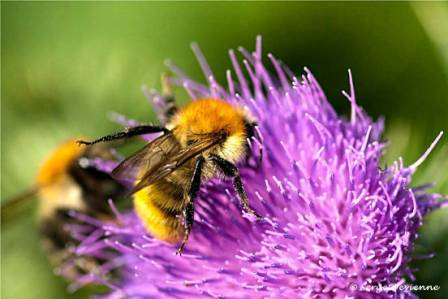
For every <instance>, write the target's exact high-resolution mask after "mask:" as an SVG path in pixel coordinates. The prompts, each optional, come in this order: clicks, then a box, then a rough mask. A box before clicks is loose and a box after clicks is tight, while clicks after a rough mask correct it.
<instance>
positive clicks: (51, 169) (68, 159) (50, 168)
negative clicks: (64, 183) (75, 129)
mask: <svg viewBox="0 0 448 299" xmlns="http://www.w3.org/2000/svg"><path fill="white" fill-rule="evenodd" d="M83 151H84V149H83V147H81V146H79V145H78V144H77V143H76V140H74V139H73V140H69V141H67V142H66V143H64V144H62V145H60V146H59V147H58V148H57V149H56V150H55V151H54V152H52V153H51V155H50V156H49V157H48V158H47V160H45V162H44V163H43V164H42V166H41V167H40V169H39V172H38V174H37V184H38V185H39V186H40V187H44V186H48V185H50V184H52V183H54V182H55V181H56V180H58V179H59V178H60V177H61V176H62V175H63V174H65V173H66V172H67V169H68V168H69V166H70V164H71V163H73V161H74V160H75V159H77V158H78V157H79V156H80V155H81V154H82V152H83Z"/></svg>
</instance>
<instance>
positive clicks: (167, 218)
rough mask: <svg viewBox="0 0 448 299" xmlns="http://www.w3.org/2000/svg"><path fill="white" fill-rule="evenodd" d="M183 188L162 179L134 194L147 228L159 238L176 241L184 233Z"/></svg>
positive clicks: (136, 205) (140, 216) (137, 209)
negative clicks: (181, 219)
mask: <svg viewBox="0 0 448 299" xmlns="http://www.w3.org/2000/svg"><path fill="white" fill-rule="evenodd" d="M183 194H184V192H183V188H182V186H178V185H176V184H174V183H172V182H169V181H167V180H161V181H159V182H157V183H155V184H152V185H150V186H148V187H146V188H143V189H141V190H140V191H138V192H136V193H135V194H134V208H135V211H136V213H137V216H138V217H139V218H140V219H141V221H142V222H143V225H144V226H145V228H146V229H147V230H148V231H149V232H150V233H151V234H152V235H153V236H154V237H155V238H157V239H159V240H163V241H167V242H170V243H176V242H178V241H180V239H181V238H182V235H183V227H182V223H181V221H180V219H179V217H178V216H179V215H181V214H182V211H183V209H184V206H185V203H184V199H183Z"/></svg>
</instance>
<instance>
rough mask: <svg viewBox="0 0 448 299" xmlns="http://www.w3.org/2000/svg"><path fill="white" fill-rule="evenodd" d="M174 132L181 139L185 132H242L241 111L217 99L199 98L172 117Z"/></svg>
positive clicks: (243, 128)
mask: <svg viewBox="0 0 448 299" xmlns="http://www.w3.org/2000/svg"><path fill="white" fill-rule="evenodd" d="M171 125H172V126H173V127H175V128H176V129H175V132H174V133H175V134H176V136H177V137H178V139H179V140H181V141H183V140H182V139H183V137H184V135H185V134H189V133H191V134H204V133H213V132H219V131H224V132H226V133H227V135H228V136H230V135H233V134H244V132H245V127H244V116H243V113H242V111H240V110H239V109H237V108H235V107H233V106H232V105H230V104H228V103H227V102H225V101H223V100H219V99H200V100H196V101H193V102H191V103H189V104H188V105H187V106H185V107H184V108H183V109H182V110H181V111H180V112H179V113H178V114H177V115H176V116H175V118H174V120H173V122H172V124H171Z"/></svg>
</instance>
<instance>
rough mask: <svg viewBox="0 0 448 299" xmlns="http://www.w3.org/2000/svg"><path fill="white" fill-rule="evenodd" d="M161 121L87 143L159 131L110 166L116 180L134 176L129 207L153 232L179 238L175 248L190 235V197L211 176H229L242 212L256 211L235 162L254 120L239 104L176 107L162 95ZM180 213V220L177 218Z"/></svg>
mask: <svg viewBox="0 0 448 299" xmlns="http://www.w3.org/2000/svg"><path fill="white" fill-rule="evenodd" d="M164 101H165V104H166V105H165V106H166V109H163V108H162V109H160V110H161V111H164V112H165V113H164V114H163V115H162V116H159V117H160V119H162V120H164V121H166V124H165V125H164V126H153V125H142V126H136V127H131V128H128V129H126V130H125V131H123V132H118V133H114V134H110V135H106V136H103V137H101V138H98V139H96V140H93V141H90V142H89V141H83V140H80V141H79V143H80V144H85V145H92V144H96V143H98V142H107V141H111V140H116V139H122V138H129V137H133V136H136V135H143V134H150V133H158V132H161V133H163V134H162V135H161V136H160V137H158V138H156V139H155V140H153V141H151V142H149V143H148V144H146V145H145V146H144V147H143V148H142V149H140V150H139V151H138V152H136V153H134V154H133V155H131V156H130V157H128V158H127V159H125V160H124V161H123V162H122V163H121V164H119V165H118V166H117V167H116V168H115V169H114V170H113V172H112V176H113V177H114V178H116V179H117V180H125V179H129V178H135V181H134V187H133V189H132V190H131V194H133V199H134V209H135V211H136V214H137V215H138V217H139V218H140V219H141V221H142V223H143V225H144V227H145V228H146V230H147V231H148V232H149V233H150V234H152V235H153V236H154V237H155V238H157V239H160V240H162V241H167V242H169V243H179V242H180V241H181V240H182V242H181V244H180V247H179V248H178V250H177V254H179V255H180V254H181V253H182V251H183V249H184V247H185V245H186V243H187V241H188V237H189V235H190V232H191V229H192V226H193V219H194V210H195V199H196V196H197V193H198V191H199V188H200V185H201V183H203V182H206V181H208V180H210V179H212V178H214V177H220V176H224V177H228V178H232V179H233V186H234V188H235V190H236V192H237V194H238V195H239V198H240V200H241V203H242V206H243V209H244V211H245V212H246V213H248V214H251V215H254V216H255V217H257V218H258V219H260V218H261V217H260V216H259V215H258V214H257V213H256V212H255V211H254V210H253V209H252V208H251V207H250V206H249V203H248V198H247V194H246V191H245V190H244V187H243V183H242V180H241V177H240V174H239V171H238V168H237V167H236V163H238V162H239V161H241V160H243V159H245V158H247V156H248V154H249V146H248V140H250V139H251V138H252V137H255V135H256V130H255V127H256V123H255V122H254V121H252V120H251V119H250V118H249V117H248V116H247V115H246V114H245V113H244V111H243V110H242V109H240V108H239V107H234V106H232V105H230V104H229V103H227V102H226V101H224V100H222V99H213V98H203V99H198V100H195V101H193V102H191V103H190V104H188V105H186V106H185V107H184V108H182V109H178V108H177V107H176V106H174V105H173V100H172V97H171V96H170V95H165V96H164ZM181 216H183V220H184V221H183V223H182V222H181V219H180V218H181Z"/></svg>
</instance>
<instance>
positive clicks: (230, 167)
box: [210, 155, 262, 220]
mask: <svg viewBox="0 0 448 299" xmlns="http://www.w3.org/2000/svg"><path fill="white" fill-rule="evenodd" d="M210 159H211V160H212V162H213V163H215V164H216V165H217V166H218V168H219V169H221V171H222V172H223V173H224V174H225V175H226V176H228V177H232V178H233V187H234V188H235V190H236V192H237V193H238V195H239V197H240V199H241V203H242V204H243V209H244V211H245V212H246V213H248V214H252V215H254V216H255V217H257V219H259V220H260V219H262V217H261V216H260V215H258V214H257V212H255V211H254V210H253V209H252V208H251V207H250V206H249V201H248V199H247V194H246V190H244V186H243V182H242V181H241V177H240V174H239V171H238V168H237V167H236V166H235V165H234V164H233V163H231V162H229V161H227V160H225V159H223V158H221V157H219V156H214V155H213V156H211V158H210Z"/></svg>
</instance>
